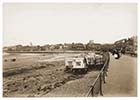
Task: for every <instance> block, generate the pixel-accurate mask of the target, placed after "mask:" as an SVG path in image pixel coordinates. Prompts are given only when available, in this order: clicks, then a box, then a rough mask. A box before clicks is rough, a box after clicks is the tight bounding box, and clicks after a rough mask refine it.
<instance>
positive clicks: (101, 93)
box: [100, 73, 103, 96]
mask: <svg viewBox="0 0 140 100" xmlns="http://www.w3.org/2000/svg"><path fill="white" fill-rule="evenodd" d="M100 95H101V96H103V91H102V73H101V74H100Z"/></svg>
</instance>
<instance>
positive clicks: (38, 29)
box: [3, 3, 137, 46]
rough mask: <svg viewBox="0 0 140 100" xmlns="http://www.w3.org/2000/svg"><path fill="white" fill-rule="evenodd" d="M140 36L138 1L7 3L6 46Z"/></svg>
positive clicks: (111, 41)
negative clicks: (139, 30) (139, 34)
mask: <svg viewBox="0 0 140 100" xmlns="http://www.w3.org/2000/svg"><path fill="white" fill-rule="evenodd" d="M135 35H137V4H135V3H114V4H113V3H5V4H4V5H3V45H4V46H10V45H17V44H22V45H29V44H30V43H32V44H33V45H45V44H57V43H72V42H80V43H87V42H88V41H89V40H94V42H96V43H113V42H115V41H116V40H119V39H123V38H128V37H131V36H135Z"/></svg>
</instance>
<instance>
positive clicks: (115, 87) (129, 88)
mask: <svg viewBox="0 0 140 100" xmlns="http://www.w3.org/2000/svg"><path fill="white" fill-rule="evenodd" d="M109 66H110V68H109V72H108V77H107V78H106V81H107V83H106V84H104V85H103V93H104V96H113V97H114V96H115V97H116V96H121V97H122V96H123V97H128V96H136V95H137V77H136V76H137V75H136V74H137V69H136V68H137V58H135V57H129V56H124V55H123V56H122V57H121V58H120V59H119V60H116V59H114V57H113V56H111V59H110V65H109Z"/></svg>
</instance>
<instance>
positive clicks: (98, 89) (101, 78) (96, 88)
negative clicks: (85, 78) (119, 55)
mask: <svg viewBox="0 0 140 100" xmlns="http://www.w3.org/2000/svg"><path fill="white" fill-rule="evenodd" d="M103 55H104V57H105V59H106V60H105V63H104V65H103V67H102V69H101V70H100V72H99V74H98V75H97V77H96V79H95V80H94V82H93V83H92V84H91V86H90V89H89V91H88V93H87V94H86V96H87V97H88V96H91V97H95V96H98V94H100V95H101V96H103V88H102V86H103V83H106V81H105V77H106V76H107V71H108V65H109V61H110V56H109V53H108V52H107V53H104V54H103Z"/></svg>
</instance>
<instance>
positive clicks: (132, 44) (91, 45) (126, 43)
mask: <svg viewBox="0 0 140 100" xmlns="http://www.w3.org/2000/svg"><path fill="white" fill-rule="evenodd" d="M114 47H117V48H125V51H126V52H137V36H133V37H130V38H124V39H121V40H118V41H115V42H114V43H112V44H100V43H95V42H94V40H89V42H88V43H87V44H83V43H74V42H73V43H64V44H46V45H43V46H40V45H33V44H32V43H30V45H25V46H23V45H21V44H19V45H15V46H8V47H3V51H4V52H10V51H12V52H13V51H26V52H27V51H30V52H31V51H32V52H33V51H68V50H72V51H83V50H95V51H100V50H104V51H106V50H110V49H112V48H114Z"/></svg>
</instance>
